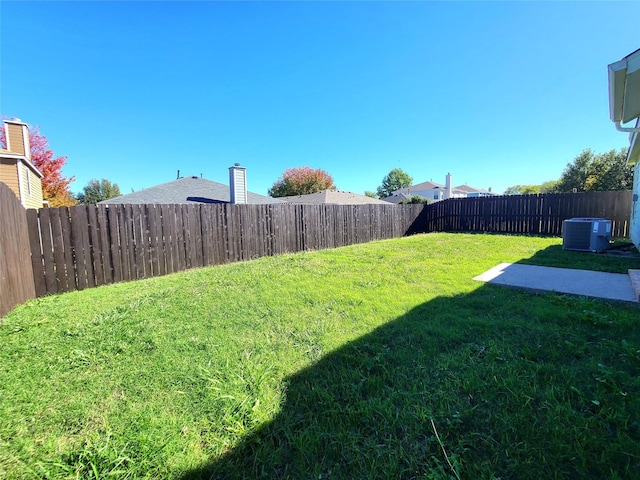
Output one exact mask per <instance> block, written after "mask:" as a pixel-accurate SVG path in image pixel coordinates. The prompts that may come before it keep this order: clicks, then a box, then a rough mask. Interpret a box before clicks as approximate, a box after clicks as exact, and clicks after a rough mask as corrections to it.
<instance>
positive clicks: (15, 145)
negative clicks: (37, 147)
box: [4, 118, 31, 161]
mask: <svg viewBox="0 0 640 480" xmlns="http://www.w3.org/2000/svg"><path fill="white" fill-rule="evenodd" d="M4 133H5V135H6V137H7V150H9V151H10V152H11V153H16V154H18V155H24V156H25V157H27V160H29V161H31V145H30V144H29V126H28V125H27V124H26V123H24V122H23V121H22V120H20V119H19V118H12V119H11V120H5V121H4Z"/></svg>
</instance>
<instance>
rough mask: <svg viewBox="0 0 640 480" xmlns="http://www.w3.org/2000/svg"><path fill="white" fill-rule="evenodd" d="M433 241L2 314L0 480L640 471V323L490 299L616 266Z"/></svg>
mask: <svg viewBox="0 0 640 480" xmlns="http://www.w3.org/2000/svg"><path fill="white" fill-rule="evenodd" d="M559 244H560V239H556V238H533V237H520V236H499V235H467V234H464V235H453V234H429V235H420V236H415V237H409V238H403V239H399V240H393V241H382V242H374V243H370V244H365V245H356V246H352V247H346V248H341V249H336V250H327V251H321V252H306V253H301V254H295V255H283V256H278V257H272V258H263V259H260V260H256V261H252V262H246V263H238V264H230V265H225V266H220V267H213V268H205V269H198V270H192V271H189V272H185V273H181V274H177V275H170V276H166V277H160V278H155V279H150V280H146V281H139V282H132V283H125V284H116V285H111V286H107V287H100V288H96V289H91V290H85V291H82V292H73V293H69V294H64V295H57V296H50V297H44V298H41V299H38V300H35V301H32V302H29V303H27V304H25V305H23V306H20V307H18V308H16V309H15V310H14V311H13V312H11V313H10V314H9V315H8V316H7V317H5V318H4V319H3V320H1V321H0V343H1V344H2V349H1V350H0V477H1V478H7V479H17V478H47V479H63V478H65V479H66V478H92V479H102V478H130V479H133V478H180V479H184V480H187V479H195V478H295V479H297V478H300V479H306V478H314V479H330V478H331V479H334V478H349V479H351V478H461V479H468V478H474V479H475V478H486V479H490V478H502V479H508V478H518V479H529V478H531V479H533V478H536V479H537V478H545V479H549V478H635V477H636V474H637V470H638V468H640V326H639V322H638V320H639V319H640V314H639V310H638V309H637V308H634V307H630V306H627V305H622V304H610V303H606V302H604V301H598V300H589V299H585V298H580V297H571V296H562V295H556V294H544V295H535V294H531V293H526V292H518V291H514V290H509V289H500V288H497V287H494V286H490V285H484V284H480V283H477V282H474V281H472V278H473V277H474V276H476V275H478V274H480V273H482V272H484V271H485V270H488V269H489V268H491V267H493V266H495V265H497V264H498V263H500V262H518V261H521V262H527V263H538V264H543V265H556V266H566V265H571V266H574V267H579V268H589V269H599V270H607V271H614V272H618V271H626V269H627V268H640V262H639V261H638V259H637V258H620V257H610V256H607V255H593V254H583V253H576V252H566V251H563V250H562V249H561V248H560V246H559Z"/></svg>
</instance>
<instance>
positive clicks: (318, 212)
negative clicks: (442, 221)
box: [27, 204, 423, 296]
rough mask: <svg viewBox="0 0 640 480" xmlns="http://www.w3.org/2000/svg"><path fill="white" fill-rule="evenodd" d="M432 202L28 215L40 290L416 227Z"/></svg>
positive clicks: (90, 208)
mask: <svg viewBox="0 0 640 480" xmlns="http://www.w3.org/2000/svg"><path fill="white" fill-rule="evenodd" d="M422 211H423V206H422V205H407V206H399V207H398V206H394V205H389V206H386V205H358V206H355V205H289V204H287V205H227V204H217V205H216V204H184V205H114V204H112V205H108V206H107V205H82V206H75V207H71V208H51V209H40V210H28V211H27V223H28V230H29V239H30V247H31V263H32V267H33V277H34V283H35V292H36V295H37V296H40V295H44V294H46V293H58V292H66V291H70V290H79V289H84V288H88V287H94V286H99V285H104V284H109V283H114V282H119V281H124V280H137V279H141V278H148V277H154V276H158V275H165V274H167V273H173V272H178V271H182V270H185V269H189V268H194V267H202V266H207V265H216V264H222V263H226V262H231V261H238V260H248V259H252V258H257V257H261V256H266V255H275V254H279V253H285V252H297V251H302V250H309V249H313V250H316V249H323V248H333V247H340V246H344V245H350V244H354V243H360V242H368V241H371V240H379V239H385V238H395V237H401V236H403V235H406V234H407V233H413V231H414V230H415V225H416V221H417V219H418V217H419V215H420V214H421V213H422Z"/></svg>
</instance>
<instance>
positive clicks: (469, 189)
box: [453, 185, 494, 195]
mask: <svg viewBox="0 0 640 480" xmlns="http://www.w3.org/2000/svg"><path fill="white" fill-rule="evenodd" d="M453 190H454V191H455V190H458V191H460V192H466V193H484V194H487V195H494V193H493V192H491V191H490V190H483V189H481V188H474V187H470V186H469V185H460V186H458V187H455V188H454V189H453Z"/></svg>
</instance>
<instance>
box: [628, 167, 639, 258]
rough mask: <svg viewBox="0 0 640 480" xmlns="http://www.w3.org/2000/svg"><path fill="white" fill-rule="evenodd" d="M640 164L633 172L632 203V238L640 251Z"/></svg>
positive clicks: (630, 229)
mask: <svg viewBox="0 0 640 480" xmlns="http://www.w3.org/2000/svg"><path fill="white" fill-rule="evenodd" d="M638 197H640V162H636V166H635V169H634V171H633V202H632V203H631V222H630V226H629V231H630V237H631V241H632V242H633V244H634V245H635V246H636V248H638V249H639V250H640V198H638Z"/></svg>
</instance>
